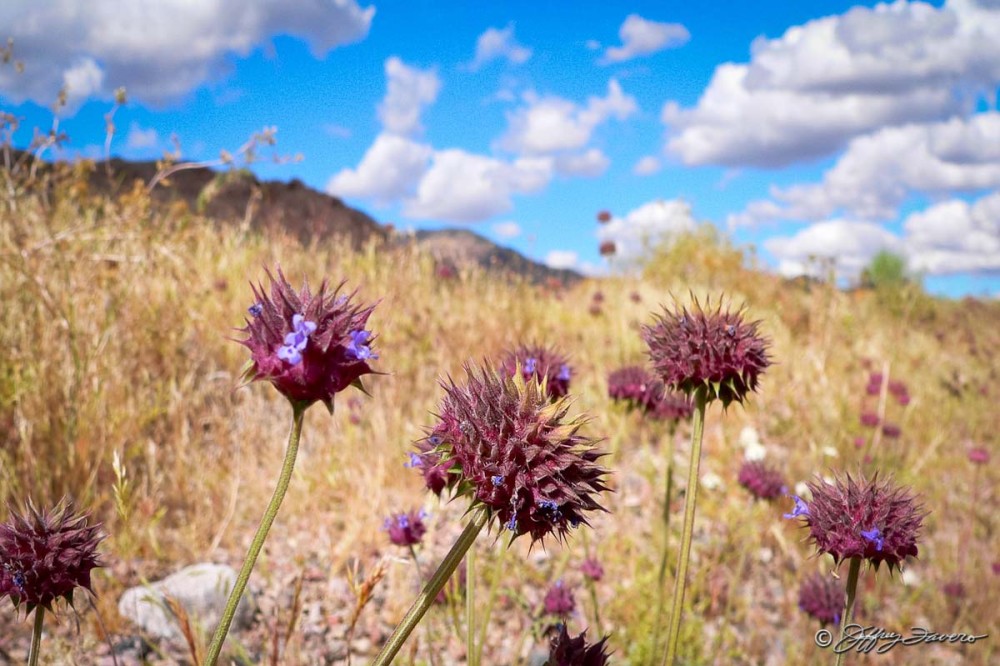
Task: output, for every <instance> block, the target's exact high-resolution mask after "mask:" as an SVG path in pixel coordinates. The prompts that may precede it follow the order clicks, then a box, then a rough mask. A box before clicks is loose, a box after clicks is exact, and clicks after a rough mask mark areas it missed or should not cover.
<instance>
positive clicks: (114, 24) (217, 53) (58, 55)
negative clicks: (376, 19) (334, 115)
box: [0, 0, 375, 105]
mask: <svg viewBox="0 0 1000 666" xmlns="http://www.w3.org/2000/svg"><path fill="white" fill-rule="evenodd" d="M374 15H375V8H374V7H366V8H362V7H360V6H359V5H358V4H357V2H355V0H329V1H321V0H259V1H257V2H254V3H252V4H249V5H248V4H247V3H246V2H243V1H241V0H203V1H202V2H190V1H189V0H135V1H134V2H125V3H123V2H119V1H118V0H92V1H91V2H86V3H79V2H76V1H75V0H50V1H47V2H36V1H35V0H7V1H6V2H3V3H0V25H2V26H4V28H3V32H4V37H7V36H10V37H12V38H13V39H14V44H15V47H14V48H15V53H16V57H17V58H18V59H19V60H22V61H24V63H25V73H24V74H23V75H20V76H19V75H17V74H16V73H14V72H13V71H12V68H0V90H2V91H3V92H4V94H5V95H6V96H8V97H10V98H11V99H13V100H14V101H15V102H18V101H21V100H25V99H30V100H33V101H35V102H38V103H39V104H46V105H47V104H50V103H51V102H52V101H53V100H54V99H55V96H56V93H57V91H58V90H59V88H60V87H62V85H63V84H66V85H67V86H69V87H70V96H71V97H70V99H71V101H80V100H82V99H84V98H86V97H91V96H100V97H111V95H112V94H113V90H114V88H116V87H118V86H125V87H126V88H127V89H128V92H129V96H130V97H131V98H133V99H139V100H141V101H147V102H165V101H169V100H172V99H176V98H178V97H181V96H183V95H186V94H187V93H189V92H191V91H192V90H194V89H195V88H197V87H198V86H200V85H202V84H203V83H205V82H206V81H209V80H211V79H213V78H217V77H218V75H219V74H220V73H221V72H223V71H225V69H226V59H227V57H228V56H229V55H230V54H237V55H241V56H242V55H246V54H248V53H249V52H250V51H251V50H252V49H253V48H255V47H257V46H259V45H261V44H263V43H266V42H267V40H269V39H270V38H271V37H272V36H273V35H278V34H285V35H293V36H296V37H301V38H303V39H305V40H306V41H307V42H309V44H310V46H311V48H312V52H313V54H314V55H315V56H317V57H321V56H322V55H324V54H326V53H327V52H329V51H330V50H331V49H333V48H334V47H337V46H340V45H343V44H348V43H351V42H356V41H358V40H360V39H363V38H364V37H365V36H366V35H367V34H368V29H369V27H370V26H371V22H372V18H373V16H374Z"/></svg>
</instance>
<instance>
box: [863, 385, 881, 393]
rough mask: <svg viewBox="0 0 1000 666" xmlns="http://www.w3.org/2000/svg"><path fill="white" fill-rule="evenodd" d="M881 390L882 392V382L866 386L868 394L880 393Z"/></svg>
mask: <svg viewBox="0 0 1000 666" xmlns="http://www.w3.org/2000/svg"><path fill="white" fill-rule="evenodd" d="M881 392H882V385H881V384H868V386H866V387H865V393H867V394H868V395H878V394H879V393H881Z"/></svg>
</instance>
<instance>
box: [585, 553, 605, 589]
mask: <svg viewBox="0 0 1000 666" xmlns="http://www.w3.org/2000/svg"><path fill="white" fill-rule="evenodd" d="M580 573H582V574H583V575H584V576H585V577H586V578H587V579H589V580H592V581H594V582H595V583H598V582H600V580H601V579H602V578H604V567H602V566H601V563H600V561H598V560H597V558H595V557H589V558H587V559H585V560H584V561H583V564H581V565H580Z"/></svg>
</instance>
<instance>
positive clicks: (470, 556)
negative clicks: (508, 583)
mask: <svg viewBox="0 0 1000 666" xmlns="http://www.w3.org/2000/svg"><path fill="white" fill-rule="evenodd" d="M465 653H466V657H465V659H466V663H468V665H469V666H476V549H475V547H470V548H469V552H468V553H466V555H465Z"/></svg>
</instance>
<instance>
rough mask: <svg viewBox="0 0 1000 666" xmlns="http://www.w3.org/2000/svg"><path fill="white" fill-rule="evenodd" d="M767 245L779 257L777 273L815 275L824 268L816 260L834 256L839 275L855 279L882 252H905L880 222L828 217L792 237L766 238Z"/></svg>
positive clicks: (768, 249)
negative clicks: (831, 218)
mask: <svg viewBox="0 0 1000 666" xmlns="http://www.w3.org/2000/svg"><path fill="white" fill-rule="evenodd" d="M764 248H765V249H766V250H767V251H768V252H770V253H771V254H772V255H774V257H775V258H776V259H777V260H778V272H780V273H781V274H782V275H786V276H789V277H793V276H796V275H816V273H817V272H820V271H822V268H821V264H820V263H818V262H817V261H816V260H817V259H832V260H833V262H834V269H835V271H836V273H837V276H838V277H846V278H853V277H857V275H858V274H859V273H860V272H861V270H862V269H863V268H864V267H865V266H867V265H868V264H869V263H870V262H871V260H872V257H874V256H875V255H876V254H878V253H879V252H880V251H882V250H887V251H889V252H894V253H900V252H902V250H903V243H902V241H901V239H900V238H899V237H898V236H896V235H895V234H893V233H892V232H890V231H889V230H887V229H885V228H884V227H882V226H881V225H878V224H873V223H871V222H856V221H852V220H827V221H825V222H817V223H816V224H813V225H810V226H808V227H806V228H805V229H802V230H801V231H799V232H798V233H796V234H795V235H793V236H787V237H786V236H779V237H772V238H769V239H767V240H766V241H764ZM816 277H824V276H821V275H816Z"/></svg>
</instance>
